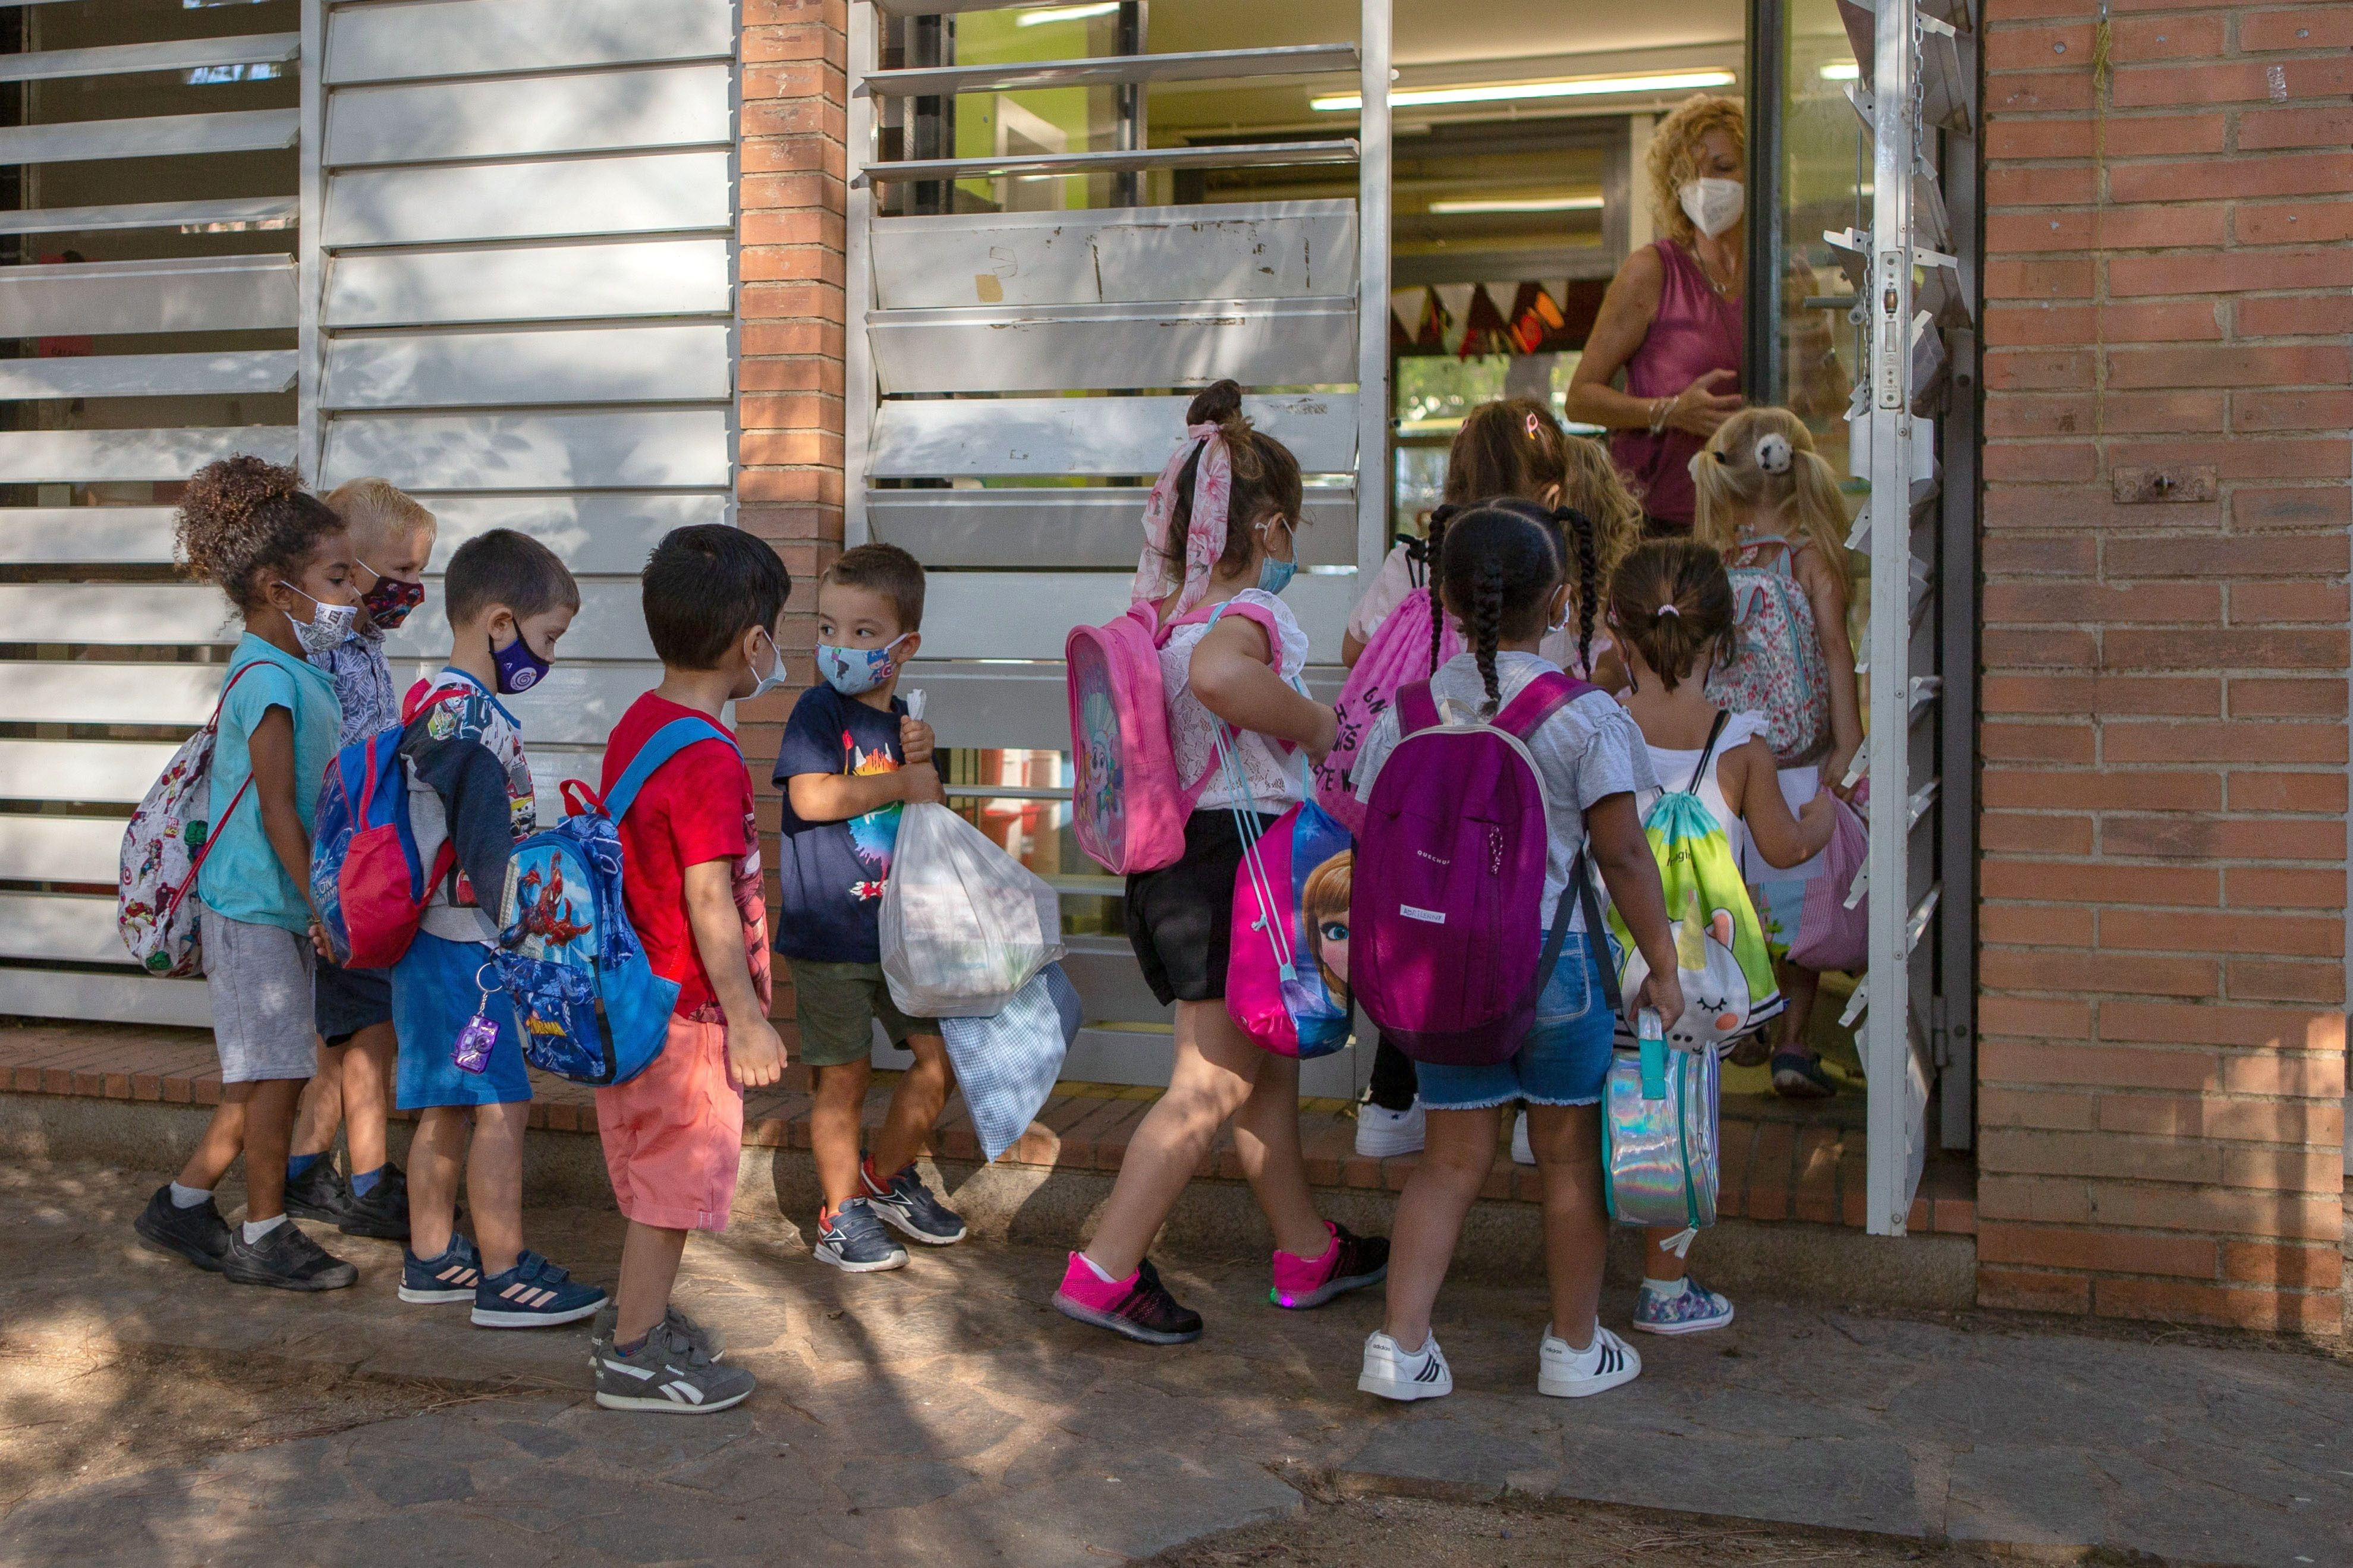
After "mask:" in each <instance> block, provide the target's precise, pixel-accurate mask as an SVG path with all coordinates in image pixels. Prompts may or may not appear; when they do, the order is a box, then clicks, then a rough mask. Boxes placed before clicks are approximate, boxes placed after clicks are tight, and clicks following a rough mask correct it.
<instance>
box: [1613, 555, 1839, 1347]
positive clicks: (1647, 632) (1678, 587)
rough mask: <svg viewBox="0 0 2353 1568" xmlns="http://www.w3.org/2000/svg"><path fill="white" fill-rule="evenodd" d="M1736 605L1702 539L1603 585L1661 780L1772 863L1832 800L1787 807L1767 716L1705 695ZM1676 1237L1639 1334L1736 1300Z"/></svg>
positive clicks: (1815, 842)
mask: <svg viewBox="0 0 2353 1568" xmlns="http://www.w3.org/2000/svg"><path fill="white" fill-rule="evenodd" d="M1732 605H1733V601H1732V582H1731V579H1730V578H1728V577H1726V576H1725V571H1724V560H1723V557H1721V556H1719V555H1717V554H1716V552H1715V551H1714V550H1711V549H1710V548H1708V547H1707V546H1706V545H1704V544H1701V543H1697V542H1694V541H1692V540H1688V539H1662V540H1658V541H1655V542H1651V543H1649V544H1645V545H1642V546H1641V547H1640V548H1638V549H1637V550H1635V552H1633V553H1632V554H1631V555H1629V556H1628V557H1627V558H1626V560H1625V562H1624V563H1622V564H1620V566H1619V568H1618V572H1617V575H1616V576H1615V577H1613V578H1612V579H1611V580H1610V584H1609V628H1610V631H1611V633H1612V634H1613V635H1614V636H1615V637H1617V639H1618V647H1619V649H1620V652H1621V653H1622V654H1623V655H1624V657H1625V660H1626V675H1627V679H1628V680H1629V682H1630V688H1629V689H1628V691H1627V693H1626V695H1625V696H1624V697H1623V698H1621V699H1620V700H1621V701H1622V702H1623V703H1624V704H1625V707H1626V711H1627V712H1628V713H1630V715H1632V716H1633V720H1634V722H1635V724H1636V725H1637V726H1639V727H1640V728H1641V731H1642V740H1643V742H1644V743H1645V745H1646V746H1647V747H1648V748H1649V751H1650V753H1651V771H1652V772H1653V773H1656V774H1657V775H1658V777H1659V782H1660V783H1661V784H1662V785H1664V786H1665V787H1667V788H1669V789H1683V790H1689V791H1690V792H1691V793H1693V794H1694V795H1698V796H1699V798H1700V803H1701V804H1702V805H1704V806H1706V807H1707V809H1708V812H1709V814H1710V815H1712V816H1714V817H1715V820H1716V821H1717V822H1718V823H1720V824H1722V825H1723V826H1724V831H1725V837H1727V838H1729V839H1730V840H1731V841H1732V849H1733V855H1734V858H1735V859H1736V861H1737V862H1738V863H1739V864H1741V865H1744V866H1745V865H1747V864H1749V863H1750V858H1749V856H1748V854H1747V852H1746V851H1747V849H1748V848H1749V847H1751V846H1754V847H1755V849H1756V852H1757V858H1759V859H1762V860H1763V861H1764V862H1765V863H1766V864H1767V865H1768V866H1776V867H1789V866H1795V865H1798V864H1799V863H1801V862H1803V861H1805V860H1807V859H1810V858H1812V857H1813V856H1815V855H1817V854H1819V853H1820V852H1821V848H1822V846H1824V845H1825V844H1828V843H1829V842H1830V838H1831V827H1832V826H1833V825H1834V823H1835V821H1836V816H1835V814H1836V811H1837V809H1838V808H1837V807H1836V805H1833V804H1832V802H1831V797H1830V796H1829V795H1826V794H1824V795H1815V796H1814V797H1813V798H1812V799H1811V800H1810V801H1808V802H1807V803H1806V805H1805V809H1804V810H1803V811H1801V812H1800V813H1799V814H1798V815H1797V816H1794V817H1793V816H1790V815H1789V803H1788V800H1787V799H1786V798H1784V796H1783V795H1782V794H1781V788H1780V781H1779V775H1778V773H1777V772H1776V771H1775V768H1774V765H1773V748H1772V746H1771V745H1770V744H1768V743H1767V741H1766V738H1765V721H1764V720H1763V719H1762V718H1761V717H1759V716H1758V715H1757V714H1755V713H1733V714H1729V715H1727V714H1726V713H1725V711H1724V710H1723V709H1721V708H1719V707H1717V706H1716V705H1715V703H1714V702H1711V701H1709V700H1708V697H1707V692H1706V691H1705V690H1704V682H1705V680H1706V678H1707V672H1708V670H1709V669H1711V668H1714V667H1715V665H1716V664H1717V663H1718V662H1719V661H1721V660H1722V659H1724V658H1725V657H1727V656H1728V655H1729V654H1730V653H1731V651H1732V642H1733V637H1734V634H1735V630H1736V628H1735V626H1734V625H1733V616H1732ZM1719 724H1721V726H1722V728H1720V729H1719V728H1718V725H1719ZM1642 804H1643V805H1645V806H1646V807H1647V806H1648V805H1650V802H1649V801H1647V800H1646V801H1644V802H1643V803H1642ZM1677 1234H1679V1233H1678V1232H1677V1231H1676V1230H1674V1229H1673V1228H1667V1229H1662V1230H1653V1231H1651V1232H1650V1233H1648V1235H1647V1236H1646V1237H1645V1245H1644V1247H1643V1250H1642V1257H1643V1258H1644V1259H1645V1262H1646V1265H1647V1267H1646V1268H1645V1269H1644V1277H1643V1279H1642V1293H1641V1299H1640V1300H1638V1301H1637V1302H1636V1304H1635V1307H1634V1327H1636V1328H1638V1329H1641V1330H1642V1331H1644V1332H1646V1333H1653V1334H1695V1333H1700V1332H1702V1331H1705V1330H1708V1329H1720V1328H1722V1327H1723V1326H1724V1325H1725V1324H1726V1323H1728V1322H1730V1321H1732V1303H1731V1302H1730V1301H1728V1300H1725V1299H1724V1298H1723V1297H1722V1296H1720V1295H1718V1294H1716V1293H1715V1291H1713V1290H1710V1289H1706V1288H1705V1287H1704V1286H1702V1285H1701V1284H1700V1283H1699V1281H1698V1280H1696V1279H1691V1278H1690V1277H1689V1276H1688V1274H1687V1273H1686V1268H1687V1267H1688V1265H1687V1263H1686V1261H1685V1258H1684V1256H1683V1255H1682V1254H1679V1253H1676V1252H1672V1251H1670V1250H1668V1249H1667V1248H1666V1247H1665V1246H1664V1245H1663V1244H1664V1243H1665V1242H1666V1241H1667V1240H1668V1239H1669V1238H1670V1237H1673V1236H1675V1235H1677Z"/></svg>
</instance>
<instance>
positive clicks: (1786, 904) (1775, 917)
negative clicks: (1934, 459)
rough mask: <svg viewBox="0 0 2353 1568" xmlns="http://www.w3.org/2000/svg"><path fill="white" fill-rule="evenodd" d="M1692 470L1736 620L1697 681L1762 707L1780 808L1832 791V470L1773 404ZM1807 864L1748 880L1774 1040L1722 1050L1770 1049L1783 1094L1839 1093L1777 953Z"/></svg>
mask: <svg viewBox="0 0 2353 1568" xmlns="http://www.w3.org/2000/svg"><path fill="white" fill-rule="evenodd" d="M1691 468H1692V480H1693V485H1694V489H1695V491H1696V493H1697V495H1698V497H1699V513H1698V521H1697V524H1696V533H1695V537H1697V538H1698V539H1699V540H1700V541H1701V542H1704V543H1706V544H1712V545H1714V546H1715V548H1716V549H1717V550H1718V551H1721V552H1723V554H1724V562H1725V567H1726V569H1727V570H1728V572H1729V574H1730V576H1731V579H1732V587H1733V594H1734V595H1735V599H1736V606H1737V607H1736V616H1737V617H1738V621H1739V627H1740V644H1739V649H1738V652H1737V653H1736V656H1735V657H1734V658H1732V659H1730V660H1728V661H1727V662H1726V663H1725V664H1724V665H1723V666H1722V667H1720V668H1717V669H1716V670H1715V672H1714V673H1712V674H1711V675H1710V676H1709V677H1708V682H1707V684H1708V690H1709V692H1710V694H1711V695H1713V696H1714V697H1715V700H1717V701H1719V702H1721V703H1723V704H1724V705H1725V706H1726V707H1729V708H1746V709H1750V710H1755V711H1756V712H1757V713H1760V714H1762V715H1763V716H1764V718H1765V720H1766V723H1767V733H1768V738H1769V739H1770V741H1771V742H1772V746H1773V754H1774V757H1775V759H1776V760H1777V761H1778V763H1780V767H1781V793H1782V794H1783V795H1786V796H1788V801H1789V804H1790V805H1791V806H1792V807H1795V806H1799V805H1804V804H1805V803H1806V802H1807V801H1809V800H1811V799H1812V798H1813V797H1814V795H1816V794H1817V793H1818V792H1819V791H1820V790H1823V789H1831V790H1834V791H1838V792H1839V793H1841V794H1843V793H1845V786H1844V783H1843V781H1844V780H1845V777H1846V770H1847V767H1848V765H1849V764H1850V763H1852V762H1853V761H1854V754H1855V752H1857V751H1859V750H1860V749H1861V748H1862V704H1861V702H1860V701H1859V700H1858V696H1857V693H1856V690H1855V679H1854V645H1853V644H1852V642H1851V641H1850V640H1849V639H1848V637H1847V630H1846V527H1847V514H1846V500H1845V498H1844V497H1843V496H1841V494H1840V493H1839V483H1838V474H1837V473H1836V471H1835V470H1833V469H1832V468H1831V466H1830V464H1829V463H1827V462H1825V461H1823V459H1822V457H1821V455H1820V453H1818V452H1816V451H1815V450H1814V437H1813V434H1812V432H1811V431H1810V430H1808V429H1807V428H1806V426H1805V422H1804V421H1803V420H1801V419H1799V417H1798V416H1796V415H1794V414H1792V413H1790V412H1789V411H1788V409H1786V408H1751V409H1747V410H1746V411H1744V412H1742V413H1739V414H1736V415H1735V416H1732V417H1731V418H1730V419H1727V420H1725V422H1724V425H1723V426H1722V427H1721V428H1719V429H1718V430H1717V431H1716V433H1715V435H1714V436H1712V437H1709V439H1708V443H1707V445H1706V447H1704V448H1702V450H1701V451H1700V452H1699V454H1698V455H1697V456H1696V457H1694V458H1692V462H1691ZM1820 871H1821V864H1820V861H1819V860H1813V859H1810V860H1808V861H1807V862H1806V863H1805V864H1803V865H1800V866H1797V867H1793V868H1790V869H1789V870H1788V871H1787V872H1786V873H1784V874H1782V875H1780V876H1776V877H1767V878H1765V879H1761V880H1759V881H1758V882H1757V883H1756V885H1755V887H1754V889H1753V890H1754V893H1755V896H1756V900H1757V914H1758V915H1759V916H1760V917H1761V918H1762V919H1763V920H1764V921H1765V931H1766V935H1767V940H1768V941H1771V942H1773V944H1774V946H1775V948H1776V949H1777V950H1778V952H1780V953H1781V954H1782V955H1783V956H1782V958H1781V963H1780V973H1779V979H1780V983H1781V994H1783V995H1784V996H1786V997H1788V1001H1789V1005H1788V1011H1786V1012H1784V1013H1783V1014H1782V1015H1781V1023H1780V1030H1779V1038H1778V1041H1777V1043H1775V1044H1774V1045H1773V1046H1771V1047H1767V1046H1766V1045H1765V1043H1764V1042H1763V1040H1761V1039H1757V1040H1748V1041H1743V1042H1742V1045H1741V1048H1740V1049H1739V1050H1737V1051H1735V1052H1734V1053H1733V1058H1732V1059H1733V1060H1734V1061H1735V1062H1737V1063H1738V1064H1740V1065H1741V1066H1743V1067H1754V1066H1756V1065H1757V1061H1758V1060H1760V1059H1762V1058H1764V1056H1765V1054H1766V1053H1767V1050H1768V1049H1769V1051H1770V1053H1771V1058H1772V1062H1773V1089H1774V1091H1775V1092H1776V1093H1778V1094H1781V1095H1783V1096H1786V1097H1787V1098H1788V1099H1792V1100H1819V1099H1822V1098H1824V1097H1826V1096H1829V1095H1832V1094H1835V1093H1837V1092H1838V1087H1837V1085H1836V1084H1834V1083H1833V1082H1832V1081H1831V1078H1830V1075H1829V1074H1828V1073H1826V1072H1824V1071H1823V1070H1822V1062H1821V1057H1820V1053H1819V1052H1817V1051H1816V1050H1815V1049H1814V1047H1812V1046H1811V1045H1810V1044H1809V1043H1808V1042H1807V1039H1806V1026H1807V1025H1808V1023H1809V1022H1810V1020H1811V1018H1812V1016H1813V1011H1814V998H1815V996H1816V994H1818V993H1819V991H1820V986H1821V976H1820V974H1818V973H1816V972H1815V971H1813V970H1810V969H1807V968H1805V967H1803V966H1802V965H1799V964H1796V963H1790V962H1789V961H1788V957H1787V953H1788V943H1789V941H1790V939H1791V938H1792V937H1794V936H1795V935H1796V934H1797V931H1798V918H1799V914H1800V913H1801V912H1802V911H1803V910H1804V909H1805V904H1806V885H1807V884H1808V883H1809V882H1810V881H1811V880H1812V879H1814V878H1815V877H1816V876H1819V875H1820Z"/></svg>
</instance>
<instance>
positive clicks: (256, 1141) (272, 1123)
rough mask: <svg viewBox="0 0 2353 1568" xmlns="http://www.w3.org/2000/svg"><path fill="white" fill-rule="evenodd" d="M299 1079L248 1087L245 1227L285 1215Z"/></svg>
mask: <svg viewBox="0 0 2353 1568" xmlns="http://www.w3.org/2000/svg"><path fill="white" fill-rule="evenodd" d="M308 1081H310V1080H309V1079H299V1078H273V1079H264V1080H263V1081H261V1082H259V1083H257V1084H252V1085H250V1086H248V1087H250V1088H251V1089H252V1090H253V1093H252V1096H251V1098H250V1099H248V1100H247V1101H246V1104H245V1217H246V1221H247V1223H248V1224H251V1223H253V1222H254V1221H257V1220H265V1219H273V1218H275V1217H276V1216H278V1215H281V1214H284V1213H285V1212H286V1145H287V1142H288V1141H289V1140H290V1139H291V1138H292V1137H293V1134H294V1106H295V1103H296V1102H297V1101H298V1100H301V1098H302V1086H303V1084H305V1083H307V1082H308Z"/></svg>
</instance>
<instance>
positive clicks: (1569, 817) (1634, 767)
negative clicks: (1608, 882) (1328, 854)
mask: <svg viewBox="0 0 2353 1568" xmlns="http://www.w3.org/2000/svg"><path fill="white" fill-rule="evenodd" d="M1558 668H1559V666H1557V665H1555V664H1553V663H1551V662H1550V661H1548V660H1546V659H1543V658H1538V657H1536V656H1535V654H1532V653H1503V654H1498V655H1496V657H1495V675H1496V679H1497V682H1498V684H1500V685H1501V686H1502V688H1503V691H1504V701H1505V702H1506V703H1508V702H1510V701H1511V700H1512V699H1513V698H1514V697H1517V696H1518V695H1519V694H1520V689H1521V688H1522V687H1524V686H1525V685H1526V684H1527V683H1528V682H1529V681H1531V680H1533V679H1535V678H1536V676H1537V674H1538V673H1539V672H1541V671H1544V670H1547V669H1553V670H1556V669H1558ZM1430 694H1431V695H1432V696H1434V697H1436V698H1437V699H1438V705H1439V717H1440V718H1441V719H1446V718H1450V717H1456V718H1460V719H1461V720H1462V721H1466V722H1467V721H1471V720H1472V719H1475V718H1476V717H1477V716H1478V715H1479V713H1480V711H1481V710H1482V709H1483V708H1484V707H1485V706H1486V703H1487V687H1486V683H1485V682H1484V681H1482V680H1481V679H1479V661H1478V660H1477V659H1476V658H1473V657H1472V655H1470V654H1467V653H1464V654H1457V655H1456V656H1455V657H1454V658H1451V659H1448V660H1447V661H1446V663H1445V664H1443V665H1441V666H1440V668H1439V671H1438V673H1437V674H1436V675H1434V676H1432V677H1431V678H1430ZM1450 708H1451V710H1453V711H1452V713H1451V714H1450V713H1449V711H1448V710H1449V709H1450ZM1397 743H1398V710H1397V707H1396V705H1395V704H1394V703H1392V704H1391V705H1390V707H1389V710H1388V711H1387V712H1385V713H1383V714H1382V715H1381V716H1380V720H1379V721H1378V722H1377V723H1375V724H1374V726H1373V732H1372V734H1371V735H1370V736H1368V737H1367V738H1366V741H1365V743H1364V746H1363V747H1362V748H1361V750H1360V751H1359V752H1358V753H1357V760H1356V779H1357V785H1356V798H1357V799H1359V800H1366V801H1369V800H1371V799H1372V798H1373V781H1374V780H1375V779H1377V778H1378V777H1379V776H1380V771H1381V766H1382V764H1383V763H1387V762H1388V759H1389V753H1390V752H1393V751H1395V750H1396V749H1397ZM1528 754H1529V755H1530V756H1532V757H1534V758H1535V763H1536V773H1537V775H1538V776H1539V777H1540V778H1542V779H1543V781H1544V787H1545V811H1546V816H1547V817H1548V818H1549V820H1550V822H1551V825H1552V835H1551V842H1550V843H1549V844H1548V845H1547V846H1546V851H1545V896H1544V921H1545V924H1546V926H1550V925H1551V923H1552V918H1553V910H1554V908H1555V906H1556V904H1557V903H1558V902H1559V900H1560V895H1561V890H1562V889H1565V888H1567V886H1568V868H1569V866H1570V864H1571V863H1572V862H1574V861H1575V860H1576V858H1577V851H1578V850H1580V849H1582V848H1584V847H1585V812H1586V808H1587V807H1588V806H1590V805H1593V803H1594V802H1596V801H1598V800H1600V799H1602V798H1603V797H1604V796H1606V795H1620V794H1631V793H1635V792H1638V791H1641V790H1653V789H1656V788H1658V787H1659V780H1658V775H1657V774H1656V773H1653V772H1652V771H1651V752H1650V748H1649V747H1648V746H1646V745H1644V744H1643V743H1642V731H1641V730H1639V729H1637V728H1636V727H1635V725H1634V721H1633V720H1632V719H1631V718H1630V716H1628V714H1627V712H1626V710H1624V709H1623V708H1620V707H1619V706H1618V704H1617V703H1616V702H1614V701H1612V700H1610V698H1609V694H1608V693H1606V692H1601V691H1588V692H1587V693H1586V694H1585V695H1584V696H1582V697H1579V698H1578V699H1577V700H1576V701H1574V702H1572V703H1570V704H1569V705H1568V706H1567V707H1566V708H1563V709H1561V710H1559V711H1558V712H1556V713H1555V714H1554V715H1553V716H1552V717H1551V718H1549V719H1547V720H1546V721H1544V724H1543V725H1542V726H1541V727H1540V728H1539V729H1538V730H1537V731H1536V732H1535V734H1534V735H1531V736H1530V737H1529V738H1528ZM1568 929H1569V930H1571V931H1583V930H1584V929H1585V911H1584V910H1572V911H1571V913H1570V915H1569V921H1568Z"/></svg>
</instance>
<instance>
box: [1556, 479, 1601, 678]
mask: <svg viewBox="0 0 2353 1568" xmlns="http://www.w3.org/2000/svg"><path fill="white" fill-rule="evenodd" d="M1552 521H1553V523H1554V524H1555V526H1556V527H1557V526H1560V525H1563V524H1566V525H1567V528H1566V532H1565V535H1564V539H1565V542H1567V544H1568V545H1569V546H1570V547H1571V548H1573V549H1574V550H1575V551H1576V552H1577V668H1580V669H1587V670H1589V669H1591V668H1593V616H1594V613H1595V611H1596V610H1597V609H1598V608H1599V604H1598V603H1597V601H1599V598H1600V597H1601V552H1600V547H1599V544H1598V543H1597V542H1596V541H1595V537H1594V534H1595V530H1594V526H1593V520H1592V519H1591V518H1589V517H1588V516H1586V515H1585V514H1584V513H1583V512H1581V511H1579V510H1577V509H1576V508H1575V507H1573V506H1564V507H1556V508H1554V509H1553V514H1552Z"/></svg>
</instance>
